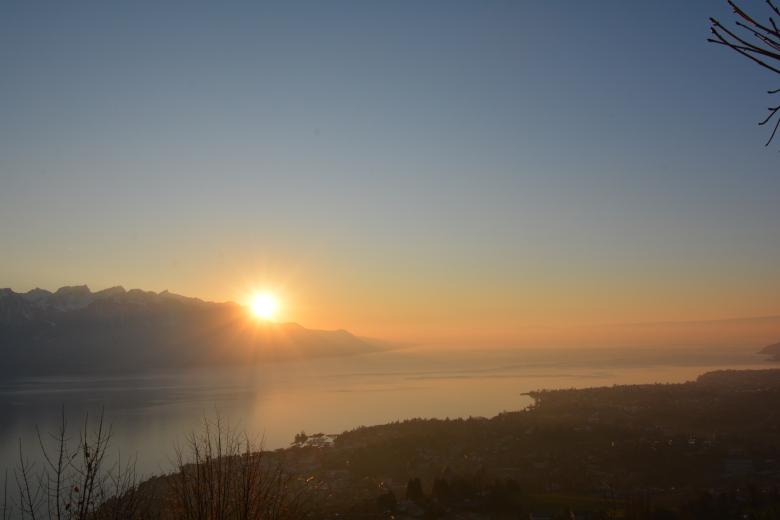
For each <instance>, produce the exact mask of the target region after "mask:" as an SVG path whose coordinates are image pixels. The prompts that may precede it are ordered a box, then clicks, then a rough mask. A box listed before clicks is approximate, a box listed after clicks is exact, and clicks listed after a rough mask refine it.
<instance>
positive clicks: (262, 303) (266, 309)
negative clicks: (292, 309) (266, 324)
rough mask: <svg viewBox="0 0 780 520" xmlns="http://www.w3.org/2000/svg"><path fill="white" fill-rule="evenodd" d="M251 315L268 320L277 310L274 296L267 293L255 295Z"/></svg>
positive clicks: (277, 302)
mask: <svg viewBox="0 0 780 520" xmlns="http://www.w3.org/2000/svg"><path fill="white" fill-rule="evenodd" d="M251 309H252V314H254V315H255V316H257V317H258V318H262V319H264V320H270V319H272V318H273V317H274V315H275V314H276V311H277V310H278V309H279V301H278V300H277V299H276V296H274V295H273V294H269V293H261V294H255V295H254V297H253V298H252V304H251Z"/></svg>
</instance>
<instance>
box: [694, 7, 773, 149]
mask: <svg viewBox="0 0 780 520" xmlns="http://www.w3.org/2000/svg"><path fill="white" fill-rule="evenodd" d="M727 3H728V5H729V6H731V8H732V10H733V11H734V14H736V15H737V17H738V18H739V19H738V20H736V21H735V22H734V25H735V26H736V28H737V29H736V30H733V31H732V30H730V29H728V28H727V27H725V26H724V25H723V24H722V23H720V22H719V21H718V20H717V19H716V18H710V32H711V33H712V35H713V37H712V38H708V39H707V41H708V42H711V43H714V44H717V45H722V46H726V47H730V48H731V49H732V50H734V51H735V52H737V53H739V54H740V55H742V56H744V57H746V58H747V59H749V60H750V61H752V62H754V63H756V64H758V65H760V66H761V67H763V68H765V69H767V70H770V71H772V72H774V73H775V74H780V30H778V27H777V23H775V20H774V18H773V17H772V16H769V17H768V20H769V24H768V25H767V24H765V23H762V22H759V21H758V20H757V19H756V17H754V16H752V15H751V14H748V12H747V11H745V10H744V9H742V8H741V7H740V6H739V5H737V3H736V2H735V1H734V0H727ZM766 3H767V5H768V6H769V8H770V9H771V10H772V12H773V13H774V14H775V15H778V16H780V9H778V7H777V6H776V5H775V3H774V1H773V0H766ZM738 31H742V33H743V34H744V33H747V35H746V36H744V37H743V36H741V35H740V34H738ZM749 39H753V40H754V41H750V40H749ZM778 93H780V89H776V90H770V91H769V94H778ZM768 110H769V115H768V116H767V117H766V118H765V119H764V120H762V121H761V122H760V123H758V124H759V125H760V126H764V125H766V124H767V123H769V122H770V121H773V120H774V126H773V128H772V133H771V134H770V136H769V140H768V141H767V142H766V145H765V146H769V144H770V143H771V142H772V140H773V139H774V138H775V135H776V134H777V130H778V127H780V115H778V112H780V106H778V107H769V109H768Z"/></svg>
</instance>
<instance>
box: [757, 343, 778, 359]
mask: <svg viewBox="0 0 780 520" xmlns="http://www.w3.org/2000/svg"><path fill="white" fill-rule="evenodd" d="M761 354H766V355H767V356H771V359H772V360H773V361H780V343H773V344H772V345H767V346H766V347H764V348H763V349H761Z"/></svg>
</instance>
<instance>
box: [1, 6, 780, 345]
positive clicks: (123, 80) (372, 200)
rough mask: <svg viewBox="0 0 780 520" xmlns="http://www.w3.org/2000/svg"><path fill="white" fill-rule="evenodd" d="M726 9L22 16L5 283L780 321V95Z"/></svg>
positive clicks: (486, 330)
mask: <svg viewBox="0 0 780 520" xmlns="http://www.w3.org/2000/svg"><path fill="white" fill-rule="evenodd" d="M183 13H186V16H183V15H182V14H183ZM709 16H719V17H721V18H724V19H728V18H729V16H730V15H729V13H728V6H727V5H726V4H725V2H724V3H723V5H720V4H718V5H715V4H713V3H712V2H708V1H705V0H697V1H691V2H685V5H684V6H683V5H681V6H676V7H675V16H674V17H669V15H668V6H665V5H661V4H658V3H653V2H650V3H646V5H638V4H636V3H628V2H621V1H617V0H614V1H607V2H606V3H600V4H599V5H598V7H594V6H592V5H590V4H586V3H579V4H578V3H569V4H567V5H563V4H560V5H559V4H551V3H545V2H538V3H536V4H528V3H525V2H484V3H483V2H460V1H448V2H430V3H428V2H426V3H425V4H424V5H420V4H419V3H418V2H389V3H384V4H381V5H379V4H372V6H371V7H368V6H367V4H365V3H363V2H343V3H338V2H337V3H336V4H331V3H328V5H327V6H325V5H324V4H322V3H316V2H313V3H310V4H307V5H306V8H301V6H300V5H298V6H296V7H292V6H288V5H285V4H282V5H272V4H266V3H257V4H250V5H243V6H236V7H235V8H234V9H224V8H223V7H221V6H217V5H216V4H215V5H211V6H208V5H206V6H200V8H199V9H190V7H189V6H188V5H187V4H181V5H177V3H176V2H171V3H170V4H169V3H167V2H166V4H165V5H164V6H160V5H157V4H150V3H146V2H133V3H132V5H129V4H128V5H124V6H121V7H118V6H116V5H113V6H111V7H108V6H104V5H102V4H100V3H95V4H90V5H87V4H84V5H81V4H79V5H67V6H66V5H57V6H56V7H55V6H43V5H38V4H36V5H32V4H31V3H27V2H19V3H12V4H11V5H10V6H9V7H7V8H5V9H4V11H3V16H2V17H0V34H2V35H3V39H2V45H0V47H2V51H0V70H2V71H3V74H2V77H1V78H0V114H1V115H2V116H1V117H0V249H2V251H1V252H0V287H1V286H7V287H11V288H13V289H15V290H17V291H24V290H28V289H30V288H33V287H36V286H40V287H43V288H47V289H56V288H57V287H60V286H63V285H75V284H84V283H86V284H88V285H89V286H90V287H91V288H92V289H93V290H97V289H101V288H105V287H109V286H113V285H123V286H124V287H126V288H136V287H137V288H143V289H147V290H155V291H161V290H163V289H168V290H170V291H173V292H176V293H180V294H184V295H189V296H197V297H200V298H203V299H206V300H216V301H220V300H236V301H241V302H246V301H247V299H248V297H249V294H250V293H251V292H253V291H254V290H270V291H273V292H276V293H278V294H279V297H280V299H281V300H282V301H283V307H282V309H281V312H280V315H279V319H281V320H291V321H296V322H299V323H301V324H302V325H304V326H307V327H314V328H326V329H336V328H345V329H348V330H350V331H353V332H355V333H357V334H362V335H369V336H377V337H381V338H388V339H402V340H409V341H441V342H474V343H476V344H480V343H484V344H488V343H491V344H498V343H511V342H515V341H521V340H528V338H537V339H538V338H540V337H543V336H544V332H543V331H549V330H562V329H565V330H570V327H582V326H587V327H590V326H593V325H594V324H604V323H626V322H655V321H686V320H701V319H721V318H731V317H741V316H764V315H778V314H780V298H779V297H778V296H779V295H780V276H778V268H777V266H778V265H780V225H778V223H779V222H780V204H778V202H777V201H778V200H780V174H778V155H777V153H776V150H774V149H764V148H763V146H762V145H763V143H764V142H765V140H766V137H767V136H766V132H765V130H766V129H765V128H761V127H758V126H757V125H755V123H756V122H757V121H758V120H760V118H761V117H763V114H764V112H765V107H766V106H767V105H766V103H768V102H770V101H769V100H768V99H766V98H765V96H766V95H765V92H766V91H767V90H768V89H769V88H776V87H778V85H777V84H776V79H775V78H773V77H772V76H771V75H768V74H767V73H765V72H763V71H761V70H759V69H758V68H757V67H753V66H751V64H749V63H747V62H746V60H740V59H739V57H737V56H733V55H730V54H728V53H726V52H724V50H723V49H719V48H715V47H714V46H712V45H708V44H707V43H706V41H705V40H706V38H707V30H706V27H707V19H708V17H709ZM550 27H556V31H558V32H559V33H560V34H565V35H566V37H565V38H562V39H557V38H550V35H549V32H548V31H549V28H550ZM594 27H597V28H598V30H595V31H594V29H593V28H594ZM658 27H663V28H664V31H663V33H662V34H659V33H658ZM647 34H655V35H657V37H656V38H653V39H652V41H648V39H647V36H646V35H647ZM618 41H619V42H620V44H619V45H616V44H615V42H618ZM571 42H577V43H576V46H575V47H576V51H575V50H574V48H573V46H572V44H571ZM541 43H543V45H542V44H541ZM529 331H533V332H529ZM540 331H541V332H540ZM550 334H551V336H554V334H552V333H550Z"/></svg>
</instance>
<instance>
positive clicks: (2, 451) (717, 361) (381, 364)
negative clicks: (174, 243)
mask: <svg viewBox="0 0 780 520" xmlns="http://www.w3.org/2000/svg"><path fill="white" fill-rule="evenodd" d="M770 366H772V365H771V364H770V363H767V362H766V361H764V359H763V357H761V356H758V355H756V354H755V351H754V349H622V350H619V349H597V350H596V349H578V350H574V349H571V350H555V349H552V350H551V349H546V350H542V349H523V350H517V349H491V350H478V351H475V350H466V349H447V348H441V347H436V348H434V347H417V348H410V349H405V350H399V351H392V352H382V353H376V354H368V355H362V356H353V357H340V358H327V359H310V360H300V361H290V362H283V363H282V362H280V363H274V364H268V365H264V366H256V367H235V368H229V369H225V368H221V369H213V370H204V369H201V370H188V371H181V372H175V373H160V374H153V375H149V374H145V375H138V376H126V377H110V378H108V377H104V378H101V377H70V378H68V377H60V378H49V377H47V378H27V379H16V380H5V381H0V468H9V469H12V468H13V467H14V466H15V465H16V464H17V461H18V449H19V439H22V442H23V446H24V448H25V451H26V453H28V454H29V455H30V456H31V458H33V457H34V456H36V455H37V451H36V449H37V438H36V433H35V432H36V427H38V428H39V429H40V430H41V431H42V432H48V431H54V430H55V428H56V426H57V424H58V421H59V417H60V410H61V408H62V407H64V409H65V411H66V416H67V418H68V423H69V429H70V431H71V436H72V437H75V435H76V434H77V431H78V430H77V428H78V424H79V422H80V421H83V417H84V414H85V413H90V414H91V415H92V416H94V415H96V414H97V413H99V411H100V410H101V409H105V414H106V419H107V421H108V422H110V423H111V425H112V427H113V441H112V446H113V448H114V449H118V450H120V452H121V454H122V456H123V457H125V456H129V455H133V456H137V465H138V470H139V472H140V473H141V474H143V475H150V474H153V473H160V472H165V471H168V470H169V469H170V468H171V463H170V460H171V457H172V454H173V448H174V445H175V443H176V442H177V441H180V440H182V439H183V437H184V435H185V434H186V433H188V432H191V431H193V430H195V429H198V428H199V424H201V422H202V420H203V418H204V416H205V417H209V418H214V417H215V414H216V413H219V414H220V416H221V417H222V418H223V420H225V421H227V422H229V423H230V424H231V425H233V426H234V427H238V428H240V429H242V430H245V431H246V432H247V433H249V434H250V435H251V436H257V437H259V438H260V437H261V438H262V439H263V442H264V445H265V447H266V448H269V449H270V448H280V447H285V446H288V445H289V444H290V442H291V441H292V440H293V436H294V435H295V434H296V433H298V432H300V431H302V430H303V431H306V432H307V433H315V432H324V433H339V432H342V431H344V430H347V429H352V428H355V427H357V426H360V425H372V424H381V423H386V422H390V421H396V420H403V419H409V418H414V417H438V418H445V417H451V418H452V417H468V416H484V417H490V416H493V415H495V414H497V413H500V412H502V411H506V410H519V409H522V408H523V407H525V406H527V405H528V404H529V403H530V399H529V398H528V396H526V395H524V393H526V392H528V391H530V390H534V389H540V388H571V387H579V388H581V387H589V386H605V385H613V384H633V383H654V382H682V381H686V380H691V379H694V378H695V377H696V376H698V375H699V374H701V373H703V372H706V371H709V370H717V369H726V368H739V369H744V368H767V367H770Z"/></svg>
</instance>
